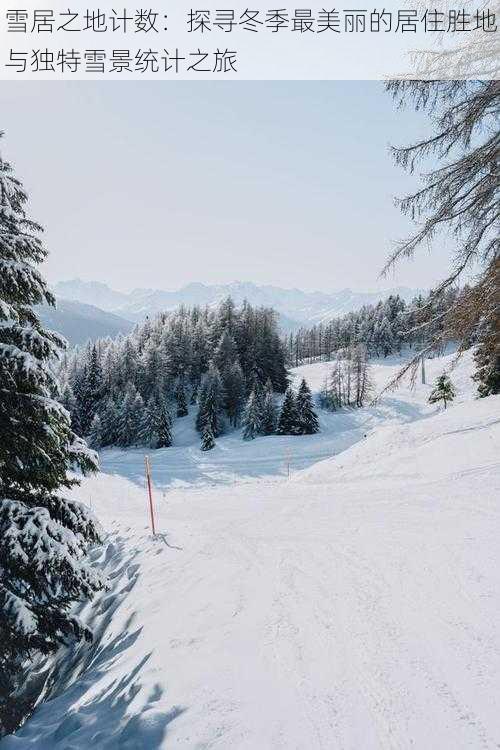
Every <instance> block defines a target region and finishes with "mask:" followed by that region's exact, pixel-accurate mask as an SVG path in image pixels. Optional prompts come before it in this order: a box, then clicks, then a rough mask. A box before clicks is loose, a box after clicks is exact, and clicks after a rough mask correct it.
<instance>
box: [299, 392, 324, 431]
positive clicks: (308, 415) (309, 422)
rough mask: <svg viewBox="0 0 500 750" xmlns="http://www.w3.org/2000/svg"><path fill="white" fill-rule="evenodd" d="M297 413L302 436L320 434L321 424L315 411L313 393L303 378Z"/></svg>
mask: <svg viewBox="0 0 500 750" xmlns="http://www.w3.org/2000/svg"><path fill="white" fill-rule="evenodd" d="M296 405H297V412H298V415H299V431H300V434H301V435H314V433H316V432H319V422H318V417H317V415H316V412H315V411H314V406H313V401H312V395H311V391H310V390H309V386H308V385H307V383H306V381H305V378H302V382H301V384H300V387H299V390H298V393H297V399H296Z"/></svg>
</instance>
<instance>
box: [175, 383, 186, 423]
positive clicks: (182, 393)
mask: <svg viewBox="0 0 500 750" xmlns="http://www.w3.org/2000/svg"><path fill="white" fill-rule="evenodd" d="M175 399H176V401H177V416H178V417H185V416H187V414H188V408H187V399H186V387H185V384H184V376H183V375H181V376H180V377H179V381H178V383H177V388H176V389H175Z"/></svg>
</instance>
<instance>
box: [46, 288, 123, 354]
mask: <svg viewBox="0 0 500 750" xmlns="http://www.w3.org/2000/svg"><path fill="white" fill-rule="evenodd" d="M36 311H37V313H38V315H39V316H40V319H41V321H42V323H43V324H44V326H46V327H47V328H49V329H50V330H53V331H57V332H58V333H61V334H62V335H63V336H64V338H65V339H67V341H68V343H69V344H70V345H71V346H77V345H79V344H84V343H85V342H86V341H88V340H89V339H97V338H103V337H105V336H110V337H111V338H114V337H115V336H118V334H120V333H123V334H125V333H129V331H131V330H132V328H133V323H131V322H130V321H129V320H125V319H124V318H122V317H120V316H119V315H115V314H113V313H111V312H106V311H105V310H101V309H99V308H98V307H94V306H93V305H88V304H85V303H82V302H74V301H73V302H72V301H70V300H66V299H59V298H58V299H57V307H55V308H53V307H49V306H48V305H43V306H39V307H37V308H36Z"/></svg>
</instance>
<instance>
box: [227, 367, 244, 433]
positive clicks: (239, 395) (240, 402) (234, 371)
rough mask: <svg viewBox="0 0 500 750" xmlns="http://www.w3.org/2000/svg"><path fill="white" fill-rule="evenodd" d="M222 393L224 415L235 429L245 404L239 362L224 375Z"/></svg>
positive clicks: (242, 377)
mask: <svg viewBox="0 0 500 750" xmlns="http://www.w3.org/2000/svg"><path fill="white" fill-rule="evenodd" d="M224 393H225V398H224V407H225V410H226V414H227V416H228V418H229V421H230V423H231V424H232V425H233V427H237V426H238V424H239V421H240V417H241V413H242V410H243V407H244V403H245V377H244V375H243V372H242V370H241V367H240V365H239V362H234V364H233V365H232V366H231V367H230V368H229V369H228V370H226V372H225V373H224Z"/></svg>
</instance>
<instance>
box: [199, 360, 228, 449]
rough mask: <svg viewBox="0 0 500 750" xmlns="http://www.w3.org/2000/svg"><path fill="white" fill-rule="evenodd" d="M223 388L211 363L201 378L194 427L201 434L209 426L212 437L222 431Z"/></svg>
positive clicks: (217, 371) (219, 377) (217, 372)
mask: <svg viewBox="0 0 500 750" xmlns="http://www.w3.org/2000/svg"><path fill="white" fill-rule="evenodd" d="M224 396H225V394H224V387H223V385H222V379H221V376H220V373H219V370H218V369H217V367H215V365H214V364H213V363H212V364H211V365H210V368H209V370H208V372H207V374H206V375H205V376H204V377H203V380H202V384H201V387H200V401H199V409H198V416H197V418H196V427H197V429H198V430H199V431H200V432H201V433H202V434H203V432H204V431H205V428H206V426H207V425H209V427H210V429H211V431H212V435H213V436H214V437H218V436H219V435H221V434H222V432H223V430H224V419H223V408H224Z"/></svg>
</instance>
